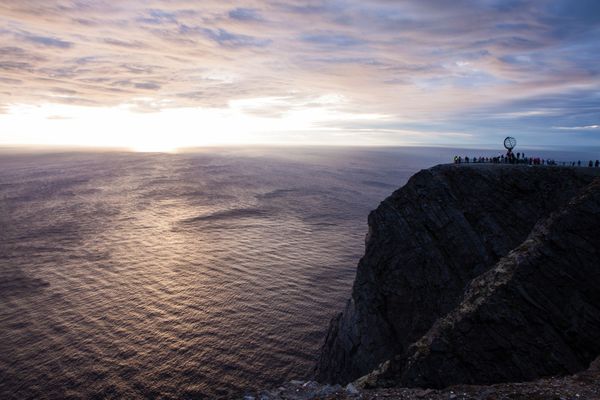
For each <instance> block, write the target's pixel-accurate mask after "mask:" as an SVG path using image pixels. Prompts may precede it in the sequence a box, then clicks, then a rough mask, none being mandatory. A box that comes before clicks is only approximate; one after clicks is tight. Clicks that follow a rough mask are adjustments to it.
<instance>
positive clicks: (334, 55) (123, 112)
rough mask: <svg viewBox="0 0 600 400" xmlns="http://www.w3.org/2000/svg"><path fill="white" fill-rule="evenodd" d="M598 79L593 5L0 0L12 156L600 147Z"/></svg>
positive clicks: (0, 94) (6, 128) (1, 126)
mask: <svg viewBox="0 0 600 400" xmlns="http://www.w3.org/2000/svg"><path fill="white" fill-rule="evenodd" d="M599 72H600V1H597V0H562V1H511V0H507V1H493V0H481V1H461V0H455V1H441V0H431V1H423V0H413V1H410V0H409V1H393V0H388V1H386V0H379V1H364V0H361V1H320V2H317V1H306V2H302V1H289V0H282V1H244V2H234V1H223V0H220V1H211V0H207V1H201V2H200V1H186V0H162V1H159V0H144V1H141V0H140V1H101V0H94V1H92V0H86V1H84V0H81V1H73V0H68V1H67V0H63V1H27V0H0V143H4V144H14V143H45V144H83V145H115V146H119V145H127V146H131V147H136V146H137V144H138V143H141V142H144V141H147V142H148V143H149V144H150V145H151V146H149V147H150V148H152V147H155V148H157V149H161V148H169V147H179V146H194V145H203V144H227V143H232V144H242V143H272V144H351V145H402V144H434V145H435V144H438V145H456V146H462V145H481V144H489V143H498V142H499V141H501V139H502V138H503V137H504V136H506V135H507V134H512V135H514V136H517V138H518V139H519V141H520V143H523V144H525V145H530V146H535V145H565V144H571V145H579V146H600V75H599ZM137 147H144V146H137Z"/></svg>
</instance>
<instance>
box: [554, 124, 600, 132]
mask: <svg viewBox="0 0 600 400" xmlns="http://www.w3.org/2000/svg"><path fill="white" fill-rule="evenodd" d="M554 129H561V130H569V131H588V130H594V129H600V125H586V126H555V127H554Z"/></svg>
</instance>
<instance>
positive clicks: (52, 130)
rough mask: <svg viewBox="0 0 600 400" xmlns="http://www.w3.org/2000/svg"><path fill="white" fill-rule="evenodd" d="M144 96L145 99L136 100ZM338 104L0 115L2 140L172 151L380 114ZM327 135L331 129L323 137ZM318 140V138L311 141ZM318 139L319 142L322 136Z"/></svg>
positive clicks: (257, 102) (287, 140)
mask: <svg viewBox="0 0 600 400" xmlns="http://www.w3.org/2000/svg"><path fill="white" fill-rule="evenodd" d="M144 100H146V101H149V99H144ZM341 102H343V98H342V97H340V96H337V95H327V96H323V97H321V98H319V99H318V100H317V101H315V102H312V104H311V105H297V104H290V102H289V100H288V99H287V98H285V97H281V98H275V97H273V98H256V99H244V100H237V101H231V102H230V104H229V107H227V108H172V109H164V110H160V111H155V112H139V111H138V110H137V109H136V108H135V106H134V105H122V106H119V107H110V108H109V107H105V108H98V107H84V106H73V105H62V104H50V103H49V104H44V105H41V106H29V105H13V106H11V107H9V109H8V112H7V113H6V114H1V115H0V129H1V130H2V132H3V133H4V135H3V137H2V139H3V141H4V143H2V144H11V143H21V144H32V145H34V144H35V145H59V146H61V145H76V146H86V147H125V148H129V149H132V150H134V151H152V152H154V151H160V152H172V151H175V150H176V149H177V148H182V147H197V146H210V145H229V144H261V143H273V144H310V143H311V140H313V141H315V142H317V141H318V142H320V143H323V142H324V141H326V140H327V138H324V137H323V133H327V132H331V131H332V130H334V129H332V128H331V126H332V124H333V123H336V122H339V121H343V122H349V121H377V120H385V119H386V118H387V116H386V115H383V114H354V113H353V114H350V113H346V112H343V111H339V110H336V106H337V105H338V104H339V103H341ZM329 136H330V137H331V138H332V139H331V140H335V137H336V135H329ZM317 139H318V140H317ZM324 139H325V140H324Z"/></svg>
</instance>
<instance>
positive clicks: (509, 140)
mask: <svg viewBox="0 0 600 400" xmlns="http://www.w3.org/2000/svg"><path fill="white" fill-rule="evenodd" d="M516 145H517V139H515V138H514V137H511V136H507V137H506V139H504V148H505V149H506V150H508V151H511V150H512V149H514V148H515V146H516Z"/></svg>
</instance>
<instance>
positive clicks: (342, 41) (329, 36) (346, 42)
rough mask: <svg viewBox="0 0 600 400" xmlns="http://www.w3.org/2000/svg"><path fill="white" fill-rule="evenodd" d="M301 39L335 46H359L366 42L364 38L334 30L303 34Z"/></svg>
mask: <svg viewBox="0 0 600 400" xmlns="http://www.w3.org/2000/svg"><path fill="white" fill-rule="evenodd" d="M301 40H302V41H304V42H307V43H313V44H316V45H324V46H333V47H346V46H357V45H360V44H363V43H365V41H364V40H362V39H358V38H355V37H352V36H348V35H344V34H339V33H333V32H322V33H309V34H305V35H302V36H301Z"/></svg>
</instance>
